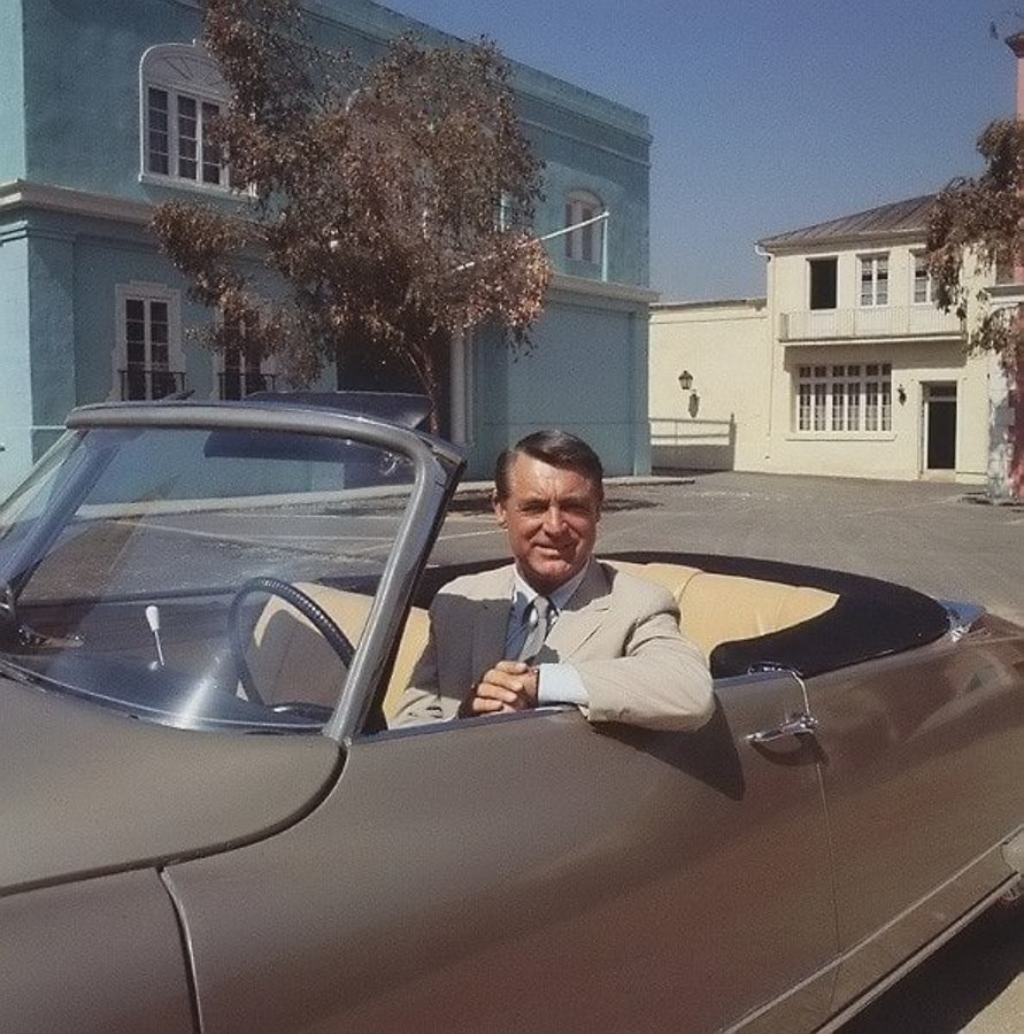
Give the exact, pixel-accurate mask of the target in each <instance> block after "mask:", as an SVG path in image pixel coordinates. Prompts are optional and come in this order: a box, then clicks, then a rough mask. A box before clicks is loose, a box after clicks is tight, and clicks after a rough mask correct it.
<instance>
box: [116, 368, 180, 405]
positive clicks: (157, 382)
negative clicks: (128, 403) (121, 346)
mask: <svg viewBox="0 0 1024 1034" xmlns="http://www.w3.org/2000/svg"><path fill="white" fill-rule="evenodd" d="M118 373H119V374H120V376H121V398H122V399H123V400H129V399H162V398H166V397H167V396H168V395H174V394H176V393H177V392H181V391H184V390H185V373H184V371H183V370H161V369H159V368H157V367H153V366H141V365H139V366H137V365H134V364H132V363H129V364H128V367H127V369H124V370H118Z"/></svg>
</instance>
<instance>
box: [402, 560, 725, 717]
mask: <svg viewBox="0 0 1024 1034" xmlns="http://www.w3.org/2000/svg"><path fill="white" fill-rule="evenodd" d="M512 585H513V566H512V565H511V564H509V565H507V566H505V567H502V568H499V569H497V570H494V571H484V572H482V573H480V574H475V575H466V576H464V577H462V578H457V579H455V580H454V581H452V582H449V583H448V585H446V586H444V587H443V588H442V589H441V590H440V591H439V592H438V594H437V595H436V596H435V598H434V602H433V603H432V604H431V607H430V637H429V640H428V642H427V646H426V647H425V649H424V651H423V654H422V655H421V657H420V659H419V661H418V662H417V664H416V667H415V669H414V671H413V674H412V677H411V680H410V685H409V688H408V689H407V690H406V691H405V694H404V695H403V697H402V699H401V701H400V703H399V707H398V711H397V713H396V715H395V718H394V720H393V721H392V722H391V725H392V726H393V727H394V726H399V725H415V724H419V723H421V722H429V721H438V720H444V719H448V718H452V717H454V716H455V714H456V713H457V711H458V708H459V704H460V702H461V701H462V700H463V699H464V698H465V697H466V696H467V695H468V694H469V693H470V692H471V690H472V688H473V687H474V686H475V685H476V684H477V682H479V681H480V677H481V676H482V675H483V674H484V672H486V671H487V670H488V669H489V668H492V667H494V665H495V664H496V663H497V662H498V661H499V660H501V659H502V658H503V654H504V649H505V635H506V631H507V626H508V617H509V608H510V606H511V599H512ZM559 661H560V662H565V663H569V664H572V665H573V666H574V667H575V668H576V669H577V671H578V672H579V674H580V676H581V678H582V681H583V685H584V688H585V689H586V691H587V697H588V700H589V703H588V705H587V706H586V707H584V708H582V710H583V712H584V713H585V714H586V715H587V717H588V718H589V719H590V720H591V721H594V722H627V723H629V724H632V725H642V726H646V727H647V728H652V729H692V728H695V727H697V726H698V725H701V724H702V723H703V722H704V721H706V720H707V719H708V718H709V717H710V715H711V711H712V709H713V703H712V696H711V674H710V672H709V671H708V667H707V664H706V662H705V660H704V656H703V654H702V653H701V651H700V649H699V648H698V647H697V646H695V645H694V644H693V643H691V642H689V641H688V640H686V639H684V638H683V636H682V635H681V634H680V632H679V610H678V608H677V606H676V604H675V601H674V600H673V599H672V596H671V595H670V593H669V592H668V591H667V590H666V589H664V588H663V587H661V586H659V585H656V584H654V583H653V582H648V581H646V580H644V579H642V578H637V577H635V576H633V575H630V574H626V573H624V572H621V571H617V570H616V569H615V568H613V567H611V566H610V565H608V564H603V563H600V562H599V561H596V560H595V561H591V563H590V566H589V568H588V570H587V573H586V575H585V576H584V578H583V581H582V582H581V583H580V585H579V587H578V588H577V590H576V592H575V593H574V594H573V596H572V598H571V599H570V600H569V602H568V603H567V604H566V605H565V607H564V608H563V609H562V610H561V611H560V612H559V615H558V620H557V621H556V622H555V624H554V627H553V628H552V630H551V632H550V634H549V635H548V638H547V642H546V643H545V644H544V647H543V648H542V649H541V652H540V653H539V654H538V656H537V658H536V662H535V663H537V664H538V665H540V664H544V663H545V662H559ZM542 678H543V674H542Z"/></svg>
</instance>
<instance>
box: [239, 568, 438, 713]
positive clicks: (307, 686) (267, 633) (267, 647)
mask: <svg viewBox="0 0 1024 1034" xmlns="http://www.w3.org/2000/svg"><path fill="white" fill-rule="evenodd" d="M296 588H297V589H299V590H301V591H302V592H303V593H305V594H306V595H307V596H309V597H310V598H311V599H312V600H314V601H315V602H316V603H317V604H318V605H319V606H320V607H322V608H323V610H324V611H326V613H327V614H329V615H330V617H331V618H332V619H333V620H334V622H335V624H337V626H338V627H339V628H340V629H341V630H342V631H343V632H344V633H345V635H346V636H347V637H348V639H349V641H350V642H351V643H352V645H353V646H356V645H357V644H358V643H359V637H360V636H361V635H362V633H363V626H364V625H365V624H366V618H367V615H368V614H369V613H370V606H371V604H372V603H373V598H372V597H371V596H364V595H361V594H359V593H355V592H345V591H343V590H340V589H332V588H329V587H328V586H325V585H318V584H316V583H314V582H297V583H296ZM429 627H430V625H429V620H428V618H427V612H426V611H425V610H421V609H420V608H418V607H413V608H411V610H410V612H409V616H408V619H407V621H406V625H405V630H404V633H403V635H402V639H401V642H400V643H399V646H398V651H397V653H396V655H395V663H394V668H393V670H392V672H391V678H390V680H389V682H388V688H387V693H386V696H385V702H384V708H385V713H386V714H388V713H390V711H389V708H390V709H391V710H393V709H394V708H395V707H396V706H397V703H398V698H399V696H401V694H402V691H403V690H404V689H405V687H406V685H408V683H409V678H410V676H411V675H412V669H413V666H414V665H415V663H416V660H417V658H418V657H419V655H420V652H421V651H422V649H423V647H424V645H425V644H426V641H427V633H428V629H429ZM246 660H247V662H248V664H249V669H250V671H251V672H252V675H253V678H254V681H255V683H256V687H257V688H258V689H259V691H260V694H261V695H262V697H263V699H264V700H265V701H266V702H267V703H280V702H282V701H284V700H305V701H311V702H313V703H317V704H323V705H325V706H327V707H333V706H334V704H335V702H336V701H337V698H338V693H339V692H340V691H341V686H342V682H343V680H344V677H345V667H344V665H343V664H342V662H341V659H340V658H339V657H338V655H337V654H336V653H335V652H334V650H333V649H332V648H331V647H330V645H329V644H328V643H327V640H326V639H324V637H323V636H322V635H320V633H319V632H317V630H316V629H315V628H314V627H313V625H312V624H311V623H310V621H309V620H308V619H307V618H305V617H303V615H301V614H300V613H299V612H298V611H296V610H295V609H294V608H293V607H291V606H290V605H289V604H288V603H286V602H285V601H284V600H282V599H280V598H279V597H277V596H271V597H270V599H268V600H267V603H266V605H265V606H264V608H263V610H262V612H261V613H260V616H259V618H258V620H257V622H256V625H255V627H254V628H253V637H252V643H251V645H250V647H249V651H248V653H247V655H246Z"/></svg>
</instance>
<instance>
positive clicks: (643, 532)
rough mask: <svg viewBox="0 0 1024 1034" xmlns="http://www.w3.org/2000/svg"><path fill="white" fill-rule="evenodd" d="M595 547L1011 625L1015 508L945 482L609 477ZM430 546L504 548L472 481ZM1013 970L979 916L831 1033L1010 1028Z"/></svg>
mask: <svg viewBox="0 0 1024 1034" xmlns="http://www.w3.org/2000/svg"><path fill="white" fill-rule="evenodd" d="M598 547H599V552H600V551H602V550H603V551H605V552H616V551H620V550H629V549H678V550H685V551H688V552H698V553H728V554H744V555H747V556H753V557H762V558H766V559H773V560H783V561H790V562H796V563H805V564H812V565H815V566H823V567H832V568H839V569H843V570H849V571H856V572H858V573H861V574H867V575H873V576H875V577H879V578H885V579H889V580H891V581H896V582H902V583H904V584H907V585H911V586H913V587H914V588H918V589H921V590H923V591H925V592H927V593H930V594H932V595H935V596H938V597H940V598H946V599H964V600H970V601H972V602H977V603H981V604H984V605H985V606H987V607H988V608H989V609H990V610H992V611H993V612H994V613H997V614H1000V615H1002V616H1004V617H1008V618H1011V619H1013V620H1016V621H1019V622H1021V623H1024V507H1016V506H991V505H988V504H986V503H984V502H981V501H980V496H979V495H978V494H977V490H975V489H973V488H965V487H963V486H958V485H953V484H938V483H926V482H913V483H903V482H883V481H862V480H845V479H836V478H813V477H790V476H783V475H766V474H738V473H732V472H728V473H713V474H698V475H696V476H694V477H693V478H692V479H690V480H689V481H686V482H682V481H680V480H676V481H662V482H660V483H653V484H652V483H646V482H645V483H640V482H635V481H629V480H625V481H622V482H613V483H611V484H610V485H609V492H608V506H607V508H606V512H605V515H604V517H603V519H602V522H601V529H600V534H599V540H598ZM437 554H438V557H439V558H441V559H443V560H444V561H454V560H459V559H461V560H468V559H476V558H484V557H499V556H503V555H504V540H503V537H502V535H501V534H500V533H499V532H498V531H497V530H496V529H495V528H494V526H493V522H492V521H491V519H490V518H489V516H488V511H487V503H486V495H485V493H484V491H483V487H482V486H481V487H480V488H479V490H476V489H472V488H470V489H467V491H465V492H464V493H463V494H462V495H461V496H460V497H459V498H458V499H457V500H456V506H455V512H454V513H453V515H452V516H451V517H450V518H449V521H448V523H447V524H446V526H445V529H444V534H443V535H442V540H441V541H440V542H439V544H438V549H437ZM1022 792H1024V791H1022ZM1022 934H1024V931H1022ZM1022 971H1024V935H1018V936H1016V937H1014V938H1010V937H1005V936H1004V937H995V936H993V924H992V923H986V922H983V923H981V924H979V925H978V926H977V928H974V929H968V930H966V931H965V932H964V933H962V934H960V935H959V936H958V937H956V938H954V939H953V941H951V942H950V943H949V944H948V945H946V946H945V947H944V948H943V949H942V950H940V951H939V952H937V953H936V954H935V955H934V956H932V958H931V959H929V960H928V962H927V963H926V964H925V965H924V966H923V967H921V969H919V970H918V971H917V972H916V973H915V974H913V975H912V976H911V977H910V978H909V979H908V980H906V981H904V982H903V984H901V985H900V986H898V987H897V988H895V989H893V990H892V991H890V992H889V993H888V994H886V995H885V996H883V997H882V998H881V999H879V1000H878V1001H877V1002H876V1003H874V1004H873V1005H872V1006H871V1007H870V1008H869V1009H868V1010H866V1011H865V1012H864V1013H862V1014H861V1015H860V1016H858V1017H857V1018H855V1019H854V1020H853V1021H851V1022H850V1023H849V1024H847V1025H846V1026H845V1027H844V1028H843V1031H842V1034H1019V1032H1020V1031H1022V1030H1024V975H1022Z"/></svg>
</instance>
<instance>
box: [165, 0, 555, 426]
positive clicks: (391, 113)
mask: <svg viewBox="0 0 1024 1034" xmlns="http://www.w3.org/2000/svg"><path fill="white" fill-rule="evenodd" d="M204 43H205V46H206V48H207V50H208V51H209V53H210V54H211V56H212V57H213V58H214V60H215V61H216V62H217V64H218V67H219V69H220V71H221V73H222V75H223V77H224V80H225V82H226V83H227V85H228V87H229V89H230V92H231V101H230V104H229V105H228V106H227V108H226V110H225V111H224V112H222V114H221V115H220V116H219V117H218V118H217V120H216V121H215V123H214V125H213V128H212V131H211V138H210V141H209V142H210V144H211V145H212V146H215V147H217V148H218V149H219V152H220V157H221V159H222V160H223V161H224V162H226V163H227V165H228V167H229V168H230V170H231V177H232V182H234V183H238V184H246V185H248V186H247V188H246V189H245V190H240V191H239V192H238V194H237V199H236V200H235V201H234V202H233V203H230V204H221V205H212V204H200V203H194V202H183V201H177V202H171V203H168V204H164V205H161V206H160V207H159V208H158V209H157V212H156V214H155V218H154V220H153V226H154V229H155V231H156V233H157V236H158V237H159V239H160V241H161V243H162V245H163V247H164V249H165V250H166V252H167V253H168V254H169V256H170V257H171V260H172V261H173V262H174V263H175V265H176V266H177V267H178V268H179V269H180V270H182V272H183V273H185V275H186V276H187V277H188V278H189V279H190V281H191V286H190V292H191V294H192V296H193V297H194V298H195V299H197V300H198V301H200V302H201V303H203V304H205V305H208V306H211V307H216V308H217V309H219V310H220V312H221V315H222V319H221V320H220V321H219V322H217V323H216V325H215V326H213V327H212V328H210V330H209V331H208V332H207V339H208V342H209V343H210V345H211V346H212V347H214V348H217V349H225V348H238V349H239V350H240V351H242V352H244V353H245V354H246V355H247V356H248V357H249V358H250V359H251V360H258V359H259V358H261V357H263V356H265V355H276V356H278V358H279V362H280V364H281V366H282V368H283V370H284V372H285V376H286V379H287V380H288V381H289V382H290V383H292V384H296V385H298V384H308V383H309V382H311V381H312V380H313V379H315V378H316V377H317V376H318V375H319V374H320V373H321V371H322V370H323V368H324V367H325V365H326V364H328V363H330V362H332V361H333V362H338V361H339V359H342V358H343V354H344V350H345V349H346V348H358V349H365V350H371V351H372V352H373V353H374V354H375V356H377V357H378V359H379V361H380V362H383V363H385V364H389V365H390V366H391V367H392V368H401V367H402V366H404V367H405V368H406V369H410V368H411V369H412V370H413V371H414V373H415V375H416V377H417V379H418V380H419V382H420V383H421V384H422V386H423V389H424V390H425V392H426V393H427V394H428V395H429V396H430V397H431V398H432V399H433V400H434V401H435V404H436V402H437V400H438V397H439V388H440V385H439V375H438V369H439V363H441V362H442V361H443V358H444V356H445V355H446V353H447V350H448V347H449V344H450V341H451V338H452V336H453V335H455V334H458V333H461V332H463V331H464V330H466V329H469V328H472V327H475V326H478V325H480V324H483V323H485V322H486V323H491V324H495V325H497V326H499V327H501V328H503V329H504V330H505V332H506V338H507V341H508V342H509V345H510V346H511V347H512V348H514V349H520V348H523V347H525V346H528V344H529V329H530V327H531V325H532V323H533V321H534V320H535V319H536V318H537V316H538V315H539V314H540V312H541V308H542V302H543V296H544V292H545V290H546V287H547V284H548V281H549V279H550V266H549V263H548V259H547V256H546V253H545V251H544V248H543V245H542V243H541V242H540V241H539V240H538V239H537V238H536V236H535V235H534V234H533V233H532V232H531V231H530V228H529V227H530V223H531V221H532V216H533V210H534V205H535V203H536V202H537V200H539V198H540V196H541V194H540V185H541V174H542V166H541V164H540V162H539V161H538V160H537V159H536V158H535V157H534V155H533V153H532V150H531V148H530V145H529V142H528V141H527V139H526V137H525V136H524V134H523V132H522V130H521V128H520V125H519V122H518V119H517V116H516V113H515V109H514V101H513V95H512V91H511V87H510V69H509V67H508V65H507V63H506V62H505V61H504V59H503V58H502V56H501V55H500V53H499V52H498V50H497V49H496V48H495V47H494V45H493V44H491V43H489V42H487V41H484V40H481V41H480V42H478V43H476V44H474V45H471V46H452V47H438V48H427V47H424V46H421V45H420V44H418V43H417V42H416V41H414V40H413V39H411V38H408V37H406V38H402V39H399V40H397V41H395V42H393V43H392V44H391V45H390V46H389V47H388V48H387V50H386V52H385V53H384V54H383V55H382V56H381V57H380V58H379V59H378V60H377V61H376V62H374V63H372V64H370V65H369V66H362V65H359V64H358V63H357V62H355V61H354V60H353V59H352V58H351V57H350V56H349V55H348V54H347V53H339V52H334V51H329V50H326V49H322V48H320V47H317V46H315V45H313V43H312V42H311V40H310V39H309V37H308V34H306V33H305V31H304V29H303V22H302V12H301V7H300V3H299V0H208V2H207V6H206V12H205V16H204ZM257 257H258V260H259V261H257ZM260 264H262V265H263V266H264V267H266V268H269V270H271V271H272V273H273V274H274V275H273V277H272V278H271V279H273V280H274V281H275V282H276V288H275V289H274V290H269V289H268V288H267V287H266V283H265V281H266V278H267V275H266V272H265V271H263V270H261V269H260V268H259V266H260ZM434 419H435V425H434V426H435V428H436V426H437V423H436V420H437V416H436V405H435V417H434Z"/></svg>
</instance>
